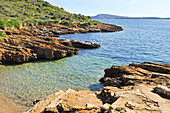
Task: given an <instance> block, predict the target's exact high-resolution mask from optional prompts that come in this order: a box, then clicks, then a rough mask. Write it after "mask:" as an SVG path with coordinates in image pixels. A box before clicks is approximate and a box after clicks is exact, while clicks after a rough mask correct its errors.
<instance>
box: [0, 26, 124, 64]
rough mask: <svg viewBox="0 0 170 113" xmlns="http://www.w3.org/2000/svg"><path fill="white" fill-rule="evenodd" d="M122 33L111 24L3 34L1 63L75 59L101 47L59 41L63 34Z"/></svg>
mask: <svg viewBox="0 0 170 113" xmlns="http://www.w3.org/2000/svg"><path fill="white" fill-rule="evenodd" d="M122 30H123V29H122V28H121V27H119V26H115V25H110V24H104V23H102V24H100V25H91V26H80V27H78V26H69V25H50V26H48V25H46V26H43V25H41V26H36V27H35V26H31V27H23V28H21V29H17V30H2V31H1V32H3V34H4V35H6V37H0V63H2V64H3V63H11V64H15V63H26V62H30V61H33V60H39V59H47V60H48V59H60V58H64V57H68V56H72V55H76V54H78V52H79V49H93V48H98V47H100V45H99V44H96V43H92V42H89V41H85V42H83V41H77V40H69V39H59V38H54V37H59V35H62V34H75V33H90V32H117V31H122Z"/></svg>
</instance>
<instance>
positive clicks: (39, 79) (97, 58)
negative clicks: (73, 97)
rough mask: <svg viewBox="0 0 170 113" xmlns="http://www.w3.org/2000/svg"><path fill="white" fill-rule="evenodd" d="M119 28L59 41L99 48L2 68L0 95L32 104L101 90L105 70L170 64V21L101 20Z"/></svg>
mask: <svg viewBox="0 0 170 113" xmlns="http://www.w3.org/2000/svg"><path fill="white" fill-rule="evenodd" d="M99 21H101V22H104V23H110V24H116V25H120V26H122V27H123V28H124V31H121V32H113V33H87V34H73V35H62V36H61V37H60V38H65V39H75V40H81V41H87V40H88V41H91V42H95V43H98V44H100V45H101V48H98V49H82V50H80V53H79V54H78V55H76V56H72V57H68V58H64V59H61V60H51V61H36V62H31V63H26V64H22V65H13V66H0V78H1V79H0V92H1V93H2V94H5V95H6V96H8V97H9V98H11V99H13V100H14V101H15V102H17V103H20V104H23V105H26V106H30V105H31V103H32V101H33V100H35V99H37V98H41V97H45V96H47V95H49V94H51V93H54V92H56V91H58V90H63V89H67V88H75V89H78V90H82V89H90V90H98V89H99V88H101V87H102V85H100V84H98V80H99V79H100V78H101V77H103V75H104V69H105V68H107V67H111V66H112V65H127V64H129V63H132V62H136V63H141V62H145V61H149V62H158V63H168V64H170V20H140V19H138V20H135V19H132V20H131V19H127V20H126V19H120V20H119V19H115V20H99Z"/></svg>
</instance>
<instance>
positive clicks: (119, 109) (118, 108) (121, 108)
mask: <svg viewBox="0 0 170 113" xmlns="http://www.w3.org/2000/svg"><path fill="white" fill-rule="evenodd" d="M124 109H125V108H124V107H117V108H115V110H116V111H122V110H124Z"/></svg>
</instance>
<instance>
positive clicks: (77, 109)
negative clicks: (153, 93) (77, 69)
mask: <svg viewBox="0 0 170 113" xmlns="http://www.w3.org/2000/svg"><path fill="white" fill-rule="evenodd" d="M41 112H43V113H65V112H72V113H104V112H105V113H107V112H108V113H109V112H112V113H115V112H128V113H136V112H138V113H144V112H146V113H160V109H159V105H158V103H157V102H154V101H153V100H150V99H149V98H148V97H147V96H146V95H145V94H143V93H142V92H141V90H140V89H133V90H129V89H116V88H114V87H104V88H103V89H101V90H100V91H97V92H92V91H87V90H83V91H76V90H73V89H68V90H66V91H59V92H57V93H56V94H54V95H51V96H49V97H47V98H45V99H42V100H38V102H37V103H36V104H35V105H34V107H32V108H30V109H29V110H28V111H27V112H26V113H41Z"/></svg>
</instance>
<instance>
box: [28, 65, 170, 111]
mask: <svg viewBox="0 0 170 113" xmlns="http://www.w3.org/2000/svg"><path fill="white" fill-rule="evenodd" d="M139 67H140V68H139ZM141 67H142V68H141ZM143 68H144V69H143ZM154 68H156V69H154ZM146 69H147V70H146ZM163 70H164V71H163ZM168 70H169V64H158V63H150V62H145V63H142V64H130V65H129V66H112V67H111V68H107V69H106V70H105V77H107V79H108V80H110V81H109V82H108V81H106V82H108V83H109V84H108V83H105V82H103V83H104V84H105V87H104V88H102V89H100V90H99V91H96V92H93V91H87V90H83V91H77V90H74V89H68V90H65V91H59V92H57V93H55V94H53V95H50V96H48V97H47V98H45V99H38V100H36V101H34V104H35V105H34V106H33V107H32V108H30V109H29V110H28V111H27V112H26V113H42V112H43V113H65V112H71V113H168V112H169V111H170V100H169V90H170V89H169V78H168V77H169V71H168ZM128 76H129V77H128ZM153 76H154V77H153ZM162 76H163V77H162ZM108 77H110V78H108ZM117 77H119V78H117ZM121 77H126V78H123V79H122V78H121ZM115 78H116V79H115ZM104 79H105V78H102V80H104ZM124 79H125V80H124ZM129 79H130V80H131V83H132V82H133V84H127V83H128V82H129ZM112 80H114V82H112ZM115 80H117V81H120V82H118V83H117V82H115ZM123 80H124V81H123ZM158 80H159V81H160V82H159V83H160V84H162V86H157V83H158ZM123 82H125V83H123ZM148 82H150V83H148ZM107 85H109V86H107ZM120 85H121V86H120ZM162 97H163V98H162Z"/></svg>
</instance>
